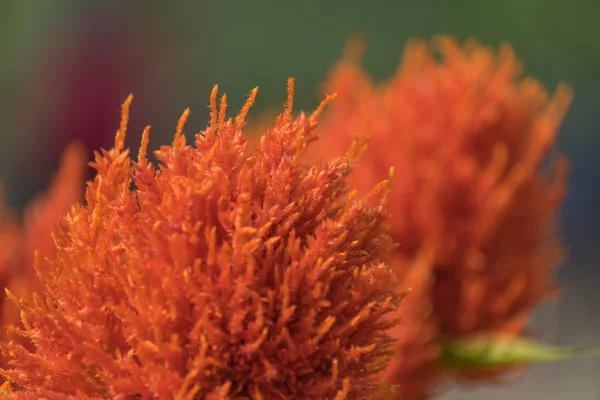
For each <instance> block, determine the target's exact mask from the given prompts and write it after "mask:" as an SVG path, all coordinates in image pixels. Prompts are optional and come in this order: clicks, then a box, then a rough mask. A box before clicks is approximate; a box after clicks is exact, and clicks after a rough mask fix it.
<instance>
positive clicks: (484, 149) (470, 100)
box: [311, 37, 571, 400]
mask: <svg viewBox="0 0 600 400" xmlns="http://www.w3.org/2000/svg"><path fill="white" fill-rule="evenodd" d="M350 44H351V46H350V47H348V48H347V50H348V51H347V52H346V56H345V58H344V59H343V60H342V61H341V62H340V63H339V64H338V65H337V66H336V67H335V68H334V69H333V71H332V73H331V75H330V77H329V79H328V81H327V82H326V84H325V87H326V90H327V91H331V92H333V91H335V92H337V93H338V94H339V99H338V100H337V101H336V102H334V103H333V104H332V107H331V108H330V109H329V113H328V114H326V115H325V117H324V119H323V121H322V123H321V124H320V125H319V128H318V129H317V133H318V134H319V135H320V136H321V137H322V142H321V144H320V146H319V147H318V150H319V152H318V154H317V153H313V154H312V155H311V156H312V157H315V156H323V155H325V156H327V157H331V156H334V155H336V154H338V153H340V151H343V150H341V149H340V146H342V147H343V146H345V145H346V144H347V143H349V142H350V140H351V138H352V136H353V133H354V132H358V133H360V134H361V135H362V134H365V135H370V145H369V149H368V151H367V152H366V153H365V155H364V156H363V157H362V158H361V160H360V163H359V165H358V166H357V168H356V173H355V174H353V175H352V176H350V177H349V182H350V184H351V185H354V186H355V187H357V188H358V189H359V190H360V191H362V192H367V191H368V190H370V189H369V188H370V187H371V186H372V185H373V184H374V183H375V182H378V180H380V179H382V177H383V178H384V177H385V176H387V171H388V168H389V167H390V165H391V166H393V167H394V168H395V169H396V171H398V173H397V174H396V175H395V176H394V177H393V180H392V191H391V193H390V198H389V211H390V214H391V219H390V223H391V236H392V238H393V240H394V241H395V242H397V243H398V246H397V248H396V249H395V250H394V252H393V253H392V254H391V256H390V257H389V258H388V262H389V263H390V265H391V266H392V267H393V268H394V270H395V272H396V275H397V277H398V279H399V281H400V287H403V288H412V291H411V293H410V295H409V296H407V298H406V300H405V302H403V306H402V307H400V309H399V310H398V315H399V316H400V317H401V318H402V323H401V324H399V325H397V326H396V327H395V328H394V329H393V330H392V335H393V336H394V337H395V338H398V339H399V342H398V344H397V346H396V349H397V350H398V355H397V356H396V357H395V358H394V359H393V361H392V363H391V364H390V367H389V368H388V369H387V371H386V373H385V374H384V376H385V377H386V378H387V379H388V380H389V381H390V382H393V383H395V384H399V385H400V388H401V395H402V396H401V398H403V399H409V400H411V399H422V398H424V397H427V396H428V395H429V394H431V391H432V390H433V389H434V388H435V386H436V382H438V380H439V378H441V377H442V375H445V374H446V372H448V371H444V369H443V365H441V364H440V356H441V353H440V350H441V348H440V344H441V343H442V342H443V340H448V339H455V338H462V339H464V338H468V337H472V336H477V335H482V334H483V335H520V334H523V333H524V328H525V326H526V323H527V322H528V319H529V317H530V314H531V311H532V308H533V307H534V306H535V305H537V304H538V303H539V302H540V301H541V300H543V299H545V298H547V297H548V296H550V295H552V294H553V293H554V287H553V283H552V271H553V268H554V267H555V266H556V265H557V263H558V261H559V258H560V255H561V245H560V243H559V241H558V239H557V236H556V232H555V220H556V213H557V210H558V206H559V205H560V202H561V200H562V197H563V192H564V188H565V177H566V163H565V160H564V159H563V158H562V157H561V156H557V155H556V152H555V151H554V143H555V140H556V134H557V131H558V128H559V126H560V124H561V122H562V119H563V117H564V115H565V112H566V110H567V108H568V106H569V104H570V101H571V93H570V89H569V88H568V87H566V85H561V86H559V88H558V90H557V91H556V93H555V94H554V95H553V96H550V95H549V94H548V93H547V92H546V91H545V90H544V88H543V87H542V85H541V84H540V83H539V82H537V81H536V80H534V79H531V78H521V76H520V66H519V63H518V61H517V60H516V59H515V56H514V53H513V51H512V49H511V48H510V46H508V45H502V46H501V47H500V50H499V52H496V51H494V50H492V49H489V48H486V47H482V46H479V45H478V44H477V43H476V42H474V41H470V42H467V43H466V44H465V45H464V46H461V45H459V44H458V43H457V42H456V41H455V40H453V39H451V38H448V37H441V38H439V39H438V40H437V41H436V46H435V47H432V46H430V45H429V44H428V43H425V42H423V41H419V40H415V41H411V42H409V43H408V45H407V47H406V50H405V54H404V60H403V63H402V64H401V66H400V68H399V69H398V70H397V72H396V73H395V74H394V76H393V77H392V78H391V79H390V80H389V81H387V82H384V83H381V84H377V85H376V84H374V83H373V82H372V80H371V79H370V78H369V77H368V76H367V74H366V73H365V72H364V71H363V70H362V69H361V68H360V65H359V62H360V57H361V56H362V50H363V49H362V42H357V41H354V42H351V43H350ZM357 45H358V46H357ZM435 50H439V52H436V51H435ZM495 376H497V371H496V372H493V373H492V374H491V375H490V374H487V373H485V374H481V373H479V374H464V376H463V377H465V378H487V377H495Z"/></svg>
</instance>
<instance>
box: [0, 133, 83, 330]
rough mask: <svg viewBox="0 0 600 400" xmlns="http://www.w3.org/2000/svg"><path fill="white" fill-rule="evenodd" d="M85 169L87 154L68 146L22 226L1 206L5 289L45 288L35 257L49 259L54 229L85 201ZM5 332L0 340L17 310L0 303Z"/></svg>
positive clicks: (1, 260)
mask: <svg viewBox="0 0 600 400" xmlns="http://www.w3.org/2000/svg"><path fill="white" fill-rule="evenodd" d="M84 169H85V151H84V149H83V148H82V146H80V145H78V144H74V145H71V146H69V147H68V148H67V149H66V150H65V152H64V154H63V156H62V161H61V165H60V167H59V170H58V172H57V176H56V177H55V178H54V180H53V182H52V183H51V185H50V189H49V190H48V192H47V193H45V194H44V195H43V196H41V197H39V198H37V199H35V200H34V201H33V202H32V203H31V204H29V205H28V206H27V208H26V209H25V214H24V220H23V223H22V225H21V226H20V225H19V224H18V222H17V221H16V219H15V218H14V217H13V216H12V215H11V214H10V213H8V212H6V211H4V210H5V208H4V207H3V206H0V210H2V211H1V212H2V214H1V215H0V243H1V244H2V251H1V253H0V273H1V276H2V281H1V282H0V283H1V284H2V287H8V288H10V290H12V291H15V292H21V291H22V290H24V289H26V290H28V291H30V292H32V291H35V292H40V291H42V289H43V286H42V285H40V284H39V280H38V279H37V278H36V276H35V270H34V268H33V253H34V251H38V252H39V253H40V255H41V256H42V257H46V256H49V255H50V254H51V253H52V249H53V247H54V245H53V241H52V229H53V226H54V224H55V223H56V222H58V218H59V217H60V216H62V215H63V214H65V213H66V212H67V211H68V210H69V208H70V207H71V206H72V205H73V204H75V203H76V202H77V201H79V200H81V198H82V197H83V192H84V188H83V182H84ZM0 306H1V308H0V310H1V312H2V314H1V321H2V330H1V331H0V338H1V339H2V340H6V337H12V335H10V334H9V335H8V336H7V332H6V330H5V328H4V326H5V325H7V324H16V323H18V322H19V311H18V308H17V307H16V306H15V305H14V304H13V303H12V302H5V301H4V297H2V301H0Z"/></svg>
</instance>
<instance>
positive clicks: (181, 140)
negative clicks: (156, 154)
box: [173, 108, 190, 147]
mask: <svg viewBox="0 0 600 400" xmlns="http://www.w3.org/2000/svg"><path fill="white" fill-rule="evenodd" d="M189 116H190V109H189V108H186V109H185V110H184V111H183V114H181V117H179V121H177V130H176V131H175V137H174V138H173V147H178V146H182V145H184V144H185V137H184V136H183V128H184V127H185V123H186V122H187V120H188V117H189Z"/></svg>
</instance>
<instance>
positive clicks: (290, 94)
mask: <svg viewBox="0 0 600 400" xmlns="http://www.w3.org/2000/svg"><path fill="white" fill-rule="evenodd" d="M293 106H294V78H292V77H291V76H290V77H289V78H288V80H287V101H286V103H285V110H284V112H283V119H284V120H285V121H289V120H290V119H291V118H292V108H293Z"/></svg>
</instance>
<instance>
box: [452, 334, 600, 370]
mask: <svg viewBox="0 0 600 400" xmlns="http://www.w3.org/2000/svg"><path fill="white" fill-rule="evenodd" d="M441 346H442V355H441V361H442V363H443V364H444V365H445V366H446V367H448V368H450V369H454V370H465V369H494V368H503V367H514V366H522V365H529V364H539V363H546V362H553V361H560V360H567V359H572V358H581V357H597V356H600V347H595V348H573V347H555V346H550V345H546V344H543V343H541V342H537V341H535V340H530V339H526V338H508V337H503V338H498V337H483V336H482V337H476V338H472V339H463V340H447V341H443V342H442V343H441Z"/></svg>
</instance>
